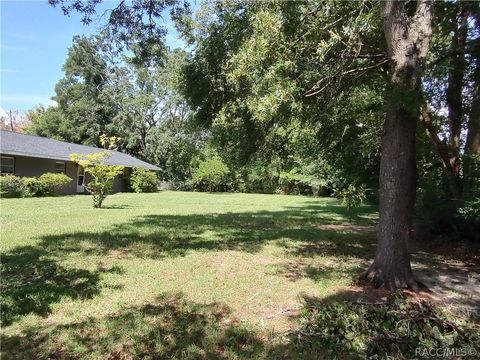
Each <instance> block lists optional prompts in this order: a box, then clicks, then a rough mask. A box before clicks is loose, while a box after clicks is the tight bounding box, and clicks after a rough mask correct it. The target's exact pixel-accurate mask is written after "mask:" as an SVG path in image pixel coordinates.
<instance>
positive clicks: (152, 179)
mask: <svg viewBox="0 0 480 360" xmlns="http://www.w3.org/2000/svg"><path fill="white" fill-rule="evenodd" d="M130 186H131V187H132V190H133V191H135V192H137V193H148V192H156V191H158V178H157V175H155V173H154V172H153V171H150V170H147V169H144V168H134V169H133V171H132V175H131V176H130Z"/></svg>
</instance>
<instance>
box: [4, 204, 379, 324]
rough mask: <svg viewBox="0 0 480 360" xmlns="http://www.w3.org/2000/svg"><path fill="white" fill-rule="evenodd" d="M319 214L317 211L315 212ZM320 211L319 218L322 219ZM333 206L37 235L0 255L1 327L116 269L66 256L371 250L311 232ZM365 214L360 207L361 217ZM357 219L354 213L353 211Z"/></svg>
mask: <svg viewBox="0 0 480 360" xmlns="http://www.w3.org/2000/svg"><path fill="white" fill-rule="evenodd" d="M321 209H323V210H321ZM322 211H324V212H325V214H327V215H325V214H324V213H322ZM332 211H339V208H337V207H336V206H333V207H332V206H325V207H319V208H318V209H317V208H316V207H315V208H312V207H308V208H307V209H306V210H302V208H290V209H287V210H282V211H259V212H250V213H222V214H206V215H198V214H192V215H147V216H142V217H137V218H134V219H133V220H132V221H130V222H127V223H123V224H119V225H115V226H113V227H111V228H107V229H105V230H103V231H97V232H95V231H80V232H71V233H63V234H53V235H46V236H43V237H40V239H39V242H38V243H37V245H36V246H29V247H18V248H14V249H13V250H11V251H10V252H8V253H6V254H3V256H2V277H3V279H2V280H3V281H2V284H1V285H2V323H3V324H4V325H9V324H11V323H12V322H14V321H16V320H18V319H19V318H20V317H21V316H24V315H26V314H29V313H33V314H38V315H42V316H43V315H46V314H48V313H49V312H50V310H51V306H52V304H55V303H57V302H59V301H60V300H61V299H62V298H65V297H66V298H71V299H88V298H93V297H94V296H96V295H98V294H99V293H100V291H101V284H100V282H101V275H102V273H104V272H110V271H117V270H118V269H102V268H99V269H97V270H94V271H92V270H86V269H75V268H67V267H64V266H62V265H60V263H59V261H62V260H65V259H68V257H69V256H70V255H71V254H84V255H86V256H88V255H108V254H109V253H110V252H112V251H116V252H117V255H116V256H117V257H122V256H138V257H142V258H145V257H150V258H163V257H177V256H185V255H187V254H188V253H191V252H195V251H225V250H237V251H245V252H249V253H255V252H258V251H260V250H261V249H262V247H263V246H265V245H267V244H269V243H271V242H275V243H276V244H277V245H279V246H280V247H283V248H284V249H285V252H286V255H287V256H289V257H293V258H296V257H300V256H301V257H308V256H311V257H313V256H316V255H324V256H341V255H345V256H349V257H356V258H364V257H365V256H369V254H370V253H371V252H372V249H373V247H372V242H373V238H372V236H371V234H368V233H361V232H356V231H348V230H333V229H322V228H319V227H318V225H319V224H324V223H331V220H329V215H328V214H331V213H332ZM368 211H371V210H370V209H368V208H365V209H364V213H367V212H368ZM357 212H358V216H360V214H362V212H361V211H359V210H357ZM330 272H331V271H330V270H328V269H327V270H323V271H322V270H321V269H315V268H313V267H310V268H305V269H302V271H299V272H298V273H297V275H296V276H306V277H311V278H312V279H314V280H315V279H319V278H320V277H321V276H325V275H326V274H327V273H330Z"/></svg>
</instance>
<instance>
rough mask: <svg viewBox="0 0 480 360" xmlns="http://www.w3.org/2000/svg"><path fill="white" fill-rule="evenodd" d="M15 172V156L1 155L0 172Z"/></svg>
mask: <svg viewBox="0 0 480 360" xmlns="http://www.w3.org/2000/svg"><path fill="white" fill-rule="evenodd" d="M14 172H15V158H14V157H13V156H2V157H1V159H0V173H2V174H13V173H14Z"/></svg>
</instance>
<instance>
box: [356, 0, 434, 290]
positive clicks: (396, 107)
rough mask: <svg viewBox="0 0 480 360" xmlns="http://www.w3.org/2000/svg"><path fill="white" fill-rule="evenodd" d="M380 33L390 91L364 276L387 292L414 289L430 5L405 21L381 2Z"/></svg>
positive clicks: (396, 8) (394, 4)
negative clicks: (376, 212)
mask: <svg viewBox="0 0 480 360" xmlns="http://www.w3.org/2000/svg"><path fill="white" fill-rule="evenodd" d="M382 6H383V11H382V14H383V22H384V32H385V38H386V42H387V47H388V52H389V56H390V57H391V59H392V68H391V78H390V79H391V90H390V93H389V98H388V103H387V114H386V120H385V125H384V134H383V138H382V154H381V161H380V189H379V193H380V223H379V227H378V246H377V253H376V256H375V260H374V262H373V264H372V265H371V266H370V268H369V269H368V270H367V272H366V274H365V276H366V278H367V279H369V280H370V281H372V282H373V284H374V285H375V286H377V287H385V288H387V289H389V290H391V291H395V290H396V289H399V288H403V287H409V288H412V289H414V290H418V284H417V282H416V281H415V280H414V278H413V275H412V269H411V266H410V253H409V250H408V242H409V239H410V235H411V230H412V217H413V207H414V203H415V190H416V177H417V174H416V163H415V135H416V122H417V120H418V117H419V113H420V102H419V100H420V99H421V93H420V86H419V84H420V72H421V71H420V70H421V60H422V59H423V58H424V57H425V55H426V52H427V50H428V46H429V41H430V37H431V31H432V30H431V18H432V8H431V7H432V4H431V2H430V1H418V2H417V8H416V11H415V14H414V16H411V17H410V16H409V15H408V14H407V11H406V9H405V5H404V3H403V2H402V1H394V0H390V1H385V2H383V3H382Z"/></svg>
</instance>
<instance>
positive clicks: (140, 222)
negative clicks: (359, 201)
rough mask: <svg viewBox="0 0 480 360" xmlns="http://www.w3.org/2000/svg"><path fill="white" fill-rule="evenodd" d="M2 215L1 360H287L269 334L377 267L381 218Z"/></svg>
mask: <svg viewBox="0 0 480 360" xmlns="http://www.w3.org/2000/svg"><path fill="white" fill-rule="evenodd" d="M0 204H1V254H2V352H3V357H4V358H5V359H7V358H15V357H17V358H49V357H50V358H110V359H124V358H125V359H129V358H225V359H230V358H232V359H233V358H238V357H251V358H260V357H262V356H263V355H265V354H272V352H273V353H275V351H279V352H281V351H282V350H279V349H281V348H279V347H278V346H279V345H278V344H276V343H275V341H274V340H273V338H274V334H275V333H279V332H283V331H286V330H288V329H291V328H294V327H295V326H296V319H295V317H296V315H297V314H298V312H299V309H300V308H301V306H302V304H303V302H304V301H305V299H310V298H326V297H329V296H332V295H334V294H335V292H336V291H338V288H339V287H341V286H345V285H349V284H351V283H352V282H353V281H354V279H355V277H356V275H357V274H358V271H359V269H360V268H361V267H362V266H363V265H364V264H365V261H368V260H370V259H371V257H372V251H373V242H374V236H373V234H372V233H371V232H369V231H368V225H371V224H372V223H373V222H374V221H375V220H376V216H377V214H376V212H375V210H374V209H373V208H371V207H369V206H363V207H361V208H359V209H356V210H353V211H352V212H347V211H346V209H345V207H343V206H342V205H340V204H339V203H338V201H337V200H334V199H329V198H320V199H317V198H310V197H301V196H282V195H255V194H204V193H186V192H162V193H157V194H117V195H112V196H110V197H108V198H107V200H106V201H105V207H104V208H103V209H93V208H92V207H91V199H90V197H88V196H67V197H55V198H31V199H2V200H1V202H0ZM365 229H367V230H365ZM262 354H263V355H262Z"/></svg>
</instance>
